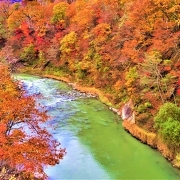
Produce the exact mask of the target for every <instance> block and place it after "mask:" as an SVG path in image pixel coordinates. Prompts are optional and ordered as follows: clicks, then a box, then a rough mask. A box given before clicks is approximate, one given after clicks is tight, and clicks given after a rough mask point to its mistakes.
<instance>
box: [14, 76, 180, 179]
mask: <svg viewBox="0 0 180 180" xmlns="http://www.w3.org/2000/svg"><path fill="white" fill-rule="evenodd" d="M14 76H15V78H16V79H19V80H21V81H22V82H23V87H24V89H25V90H26V91H27V93H28V94H36V95H38V96H37V102H40V103H41V104H42V105H43V106H45V108H46V109H47V110H48V113H49V115H50V116H51V120H50V121H49V124H50V125H53V127H54V128H53V129H51V133H52V134H53V136H54V137H55V138H56V139H58V140H59V141H60V142H61V146H62V147H63V148H66V152H67V154H66V156H65V157H64V159H63V160H62V161H61V162H60V164H58V165H56V166H54V167H48V168H46V169H45V171H46V173H47V174H48V176H49V180H60V179H118V180H123V179H139V180H140V179H141V180H146V179H152V180H156V179H157V180H160V179H162V180H180V172H179V171H178V170H177V169H175V168H173V167H172V165H171V164H170V163H169V162H168V161H167V160H166V159H164V158H163V157H162V156H161V154H160V153H159V152H157V151H156V150H154V149H151V148H150V147H149V146H147V145H144V144H142V143H140V142H139V141H138V140H136V139H135V138H133V137H132V136H131V135H130V134H128V133H127V132H126V131H125V130H124V129H123V128H122V125H121V123H122V121H121V119H120V118H119V116H117V115H116V114H114V113H113V112H112V111H110V110H109V109H108V107H107V106H106V105H104V104H103V103H101V102H100V101H99V100H97V99H95V98H92V97H87V96H86V95H85V94H83V93H79V92H77V91H75V90H72V89H71V87H70V86H68V85H67V84H65V83H63V82H59V81H56V80H52V79H46V78H41V77H37V76H32V75H24V74H15V75H14ZM47 127H49V125H47Z"/></svg>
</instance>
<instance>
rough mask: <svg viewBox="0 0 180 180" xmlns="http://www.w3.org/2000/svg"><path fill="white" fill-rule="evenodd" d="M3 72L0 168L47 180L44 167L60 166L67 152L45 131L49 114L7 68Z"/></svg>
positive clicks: (0, 105)
mask: <svg viewBox="0 0 180 180" xmlns="http://www.w3.org/2000/svg"><path fill="white" fill-rule="evenodd" d="M0 72H1V77H0V157H1V162H0V167H7V168H8V169H15V170H17V171H19V172H24V171H25V172H26V173H29V174H32V175H34V176H36V175H37V176H39V177H43V178H45V177H46V174H45V173H44V171H43V167H44V166H45V165H55V164H57V163H59V161H60V159H62V158H63V156H64V153H65V151H64V149H61V148H60V146H59V143H58V142H57V141H56V140H53V139H52V137H51V135H50V134H49V132H48V131H47V130H46V129H45V128H44V127H43V123H45V122H46V121H47V120H48V116H47V115H46V113H45V111H43V109H42V108H41V110H38V109H37V107H36V104H35V100H34V99H33V97H27V96H25V95H24V92H23V91H21V90H19V86H20V85H19V84H17V82H14V81H12V79H11V77H10V73H9V71H8V69H7V67H5V66H3V65H0ZM39 108H40V107H39Z"/></svg>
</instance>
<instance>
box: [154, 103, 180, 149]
mask: <svg viewBox="0 0 180 180" xmlns="http://www.w3.org/2000/svg"><path fill="white" fill-rule="evenodd" d="M154 121H155V128H156V129H157V130H158V133H159V134H160V136H161V137H162V138H163V140H164V141H165V142H166V143H168V144H170V145H173V146H175V147H180V108H179V107H177V106H176V105H175V104H173V103H170V102H168V103H165V104H164V105H163V106H162V107H161V108H160V110H159V112H158V113H157V115H156V116H155V118H154Z"/></svg>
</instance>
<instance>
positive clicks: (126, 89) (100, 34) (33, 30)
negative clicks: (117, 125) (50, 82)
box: [0, 0, 180, 167]
mask: <svg viewBox="0 0 180 180" xmlns="http://www.w3.org/2000/svg"><path fill="white" fill-rule="evenodd" d="M179 4H180V1H179V0H176V1H175V0H174V1H171V0H158V1H157V0H143V1H141V0H91V1H89V0H71V1H69V0H67V1H66V0H58V1H55V2H53V1H48V0H47V1H46V0H45V1H41V2H38V1H23V3H22V4H18V3H14V4H8V3H7V2H3V1H2V2H1V4H0V61H1V63H3V64H6V65H7V64H8V66H9V67H10V69H11V70H14V71H17V70H19V69H21V71H24V72H25V71H26V72H31V73H35V74H36V73H40V74H43V75H53V76H56V77H57V78H58V77H59V78H61V79H65V80H66V79H68V80H69V81H70V82H73V83H77V84H79V85H81V86H86V87H94V88H96V89H98V90H100V91H101V92H102V93H103V96H104V97H105V98H106V100H108V101H109V105H111V106H113V108H116V109H118V112H119V111H121V108H122V107H123V105H124V104H126V103H128V102H131V104H132V107H131V109H132V110H133V112H134V114H135V123H133V124H132V123H131V122H129V121H124V122H123V124H124V127H125V129H127V130H128V131H129V132H130V133H131V134H133V135H134V136H135V137H137V138H138V139H140V140H141V141H142V142H144V143H147V144H149V145H151V146H152V147H154V148H158V149H159V150H160V151H161V152H162V154H163V155H164V156H165V157H166V158H167V159H169V160H170V161H172V162H173V164H174V165H175V166H177V167H179V166H180V144H179V142H180V113H179V112H180V109H179V105H180V88H179V86H180V74H179V67H180V61H179V59H180V49H179V48H180V5H179ZM62 77H63V78H62Z"/></svg>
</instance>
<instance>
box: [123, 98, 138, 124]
mask: <svg viewBox="0 0 180 180" xmlns="http://www.w3.org/2000/svg"><path fill="white" fill-rule="evenodd" d="M133 109H134V106H133V103H132V101H131V100H130V101H128V102H127V103H126V104H124V105H123V107H122V109H121V118H122V120H127V121H130V122H131V123H135V112H134V110H133Z"/></svg>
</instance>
